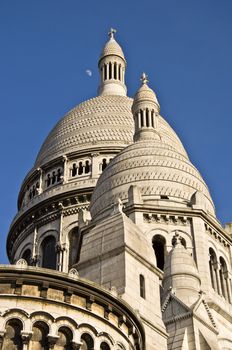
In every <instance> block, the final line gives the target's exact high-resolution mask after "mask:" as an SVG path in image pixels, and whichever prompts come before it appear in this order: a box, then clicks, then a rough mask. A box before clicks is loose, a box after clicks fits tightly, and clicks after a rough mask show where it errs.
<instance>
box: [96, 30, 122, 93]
mask: <svg viewBox="0 0 232 350" xmlns="http://www.w3.org/2000/svg"><path fill="white" fill-rule="evenodd" d="M115 33H116V30H115V29H113V28H111V29H110V31H109V33H108V35H109V40H108V42H107V43H106V45H105V46H104V48H103V50H102V53H101V55H100V58H99V62H98V67H99V72H100V79H101V82H100V86H99V95H122V96H126V93H127V88H126V85H125V68H126V60H125V57H124V54H123V51H122V48H121V47H120V45H119V44H118V43H117V41H116V40H115V38H114V35H115Z"/></svg>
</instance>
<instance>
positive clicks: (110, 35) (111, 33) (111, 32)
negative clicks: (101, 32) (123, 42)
mask: <svg viewBox="0 0 232 350" xmlns="http://www.w3.org/2000/svg"><path fill="white" fill-rule="evenodd" d="M116 32H117V30H116V29H114V28H110V31H109V33H108V35H109V37H110V39H114V34H115V33H116Z"/></svg>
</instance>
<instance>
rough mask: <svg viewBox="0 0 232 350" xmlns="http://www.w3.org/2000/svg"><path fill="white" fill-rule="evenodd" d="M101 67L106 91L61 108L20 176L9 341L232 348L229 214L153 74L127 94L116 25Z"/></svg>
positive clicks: (7, 280) (2, 272) (32, 346)
mask: <svg viewBox="0 0 232 350" xmlns="http://www.w3.org/2000/svg"><path fill="white" fill-rule="evenodd" d="M98 68H99V75H100V83H99V88H98V95H97V97H94V98H92V99H90V100H87V101H84V102H82V103H81V104H79V105H78V106H76V107H74V108H73V109H72V110H71V111H69V112H68V113H67V114H66V115H65V116H64V117H63V118H62V119H60V121H59V122H58V123H57V124H56V125H55V127H54V128H53V129H52V131H51V132H50V134H49V135H48V137H47V138H46V139H45V141H44V143H43V145H42V147H41V149H40V150H39V153H38V156H37V158H36V160H35V163H34V165H33V167H32V169H31V171H30V172H29V173H28V174H27V175H26V177H25V179H24V181H23V183H22V185H21V188H20V191H19V195H18V213H17V214H16V216H15V217H14V219H13V221H12V224H11V226H10V228H9V233H8V238H7V243H6V246H7V254H8V257H9V261H10V264H9V265H0V349H2V350H21V349H22V350H48V349H55V350H61V349H70V350H71V349H80V350H93V349H94V350H195V349H196V350H209V349H212V350H229V349H232V224H227V225H226V226H225V227H223V226H222V225H221V223H220V222H219V220H218V219H217V217H216V213H215V206H214V203H213V200H212V198H211V195H210V192H209V189H208V187H207V185H206V183H205V181H204V179H203V178H202V176H201V174H200V173H199V171H198V170H197V169H196V168H195V166H194V165H193V164H192V163H191V161H190V159H189V157H188V154H187V152H186V150H185V148H184V146H183V144H182V143H181V140H180V139H179V138H178V136H177V134H176V133H175V131H174V130H173V129H172V128H171V126H170V125H169V124H168V123H167V121H166V120H165V118H163V117H162V116H161V115H160V109H161V107H160V105H159V102H158V99H157V96H156V94H155V92H154V91H153V90H152V89H151V87H149V85H148V83H149V82H148V77H147V75H146V74H145V73H143V74H142V76H141V81H140V82H138V87H137V92H136V93H135V95H134V98H130V97H128V96H127V87H126V83H125V75H126V59H125V56H124V53H123V50H122V48H121V47H120V45H119V44H118V43H117V41H116V39H115V30H113V29H111V30H110V32H109V39H108V41H107V42H106V44H105V46H104V47H103V50H102V52H101V54H100V58H99V62H98ZM135 91H136V87H135Z"/></svg>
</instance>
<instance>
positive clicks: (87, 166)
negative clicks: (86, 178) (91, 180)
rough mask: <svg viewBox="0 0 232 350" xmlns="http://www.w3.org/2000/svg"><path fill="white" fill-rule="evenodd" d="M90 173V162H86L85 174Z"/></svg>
mask: <svg viewBox="0 0 232 350" xmlns="http://www.w3.org/2000/svg"><path fill="white" fill-rule="evenodd" d="M89 172H90V165H89V161H88V160H86V162H85V174H88V173H89Z"/></svg>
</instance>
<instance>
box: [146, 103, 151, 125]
mask: <svg viewBox="0 0 232 350" xmlns="http://www.w3.org/2000/svg"><path fill="white" fill-rule="evenodd" d="M149 126H150V125H149V111H148V108H146V127H149Z"/></svg>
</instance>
